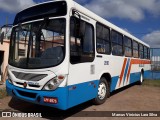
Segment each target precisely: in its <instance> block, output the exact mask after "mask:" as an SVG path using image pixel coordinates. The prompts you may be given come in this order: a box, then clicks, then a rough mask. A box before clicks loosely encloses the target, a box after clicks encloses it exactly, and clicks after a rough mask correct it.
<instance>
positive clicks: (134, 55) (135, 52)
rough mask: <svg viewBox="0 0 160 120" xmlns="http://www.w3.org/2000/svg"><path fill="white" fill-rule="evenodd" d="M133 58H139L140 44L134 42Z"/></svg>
mask: <svg viewBox="0 0 160 120" xmlns="http://www.w3.org/2000/svg"><path fill="white" fill-rule="evenodd" d="M133 57H135V58H138V57H139V53H138V43H137V42H135V41H133Z"/></svg>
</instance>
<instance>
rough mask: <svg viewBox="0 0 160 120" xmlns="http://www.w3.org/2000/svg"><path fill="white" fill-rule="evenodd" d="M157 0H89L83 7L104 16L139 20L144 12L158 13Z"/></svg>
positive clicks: (159, 2) (143, 16) (159, 3)
mask: <svg viewBox="0 0 160 120" xmlns="http://www.w3.org/2000/svg"><path fill="white" fill-rule="evenodd" d="M159 6H160V1H159V0H91V1H90V2H89V3H87V4H85V7H87V8H88V9H90V10H91V11H93V12H95V13H97V14H98V15H100V16H102V17H104V18H112V17H117V18H122V19H130V20H133V21H140V20H142V19H144V18H145V12H148V13H150V14H152V15H155V16H157V15H160V7H159Z"/></svg>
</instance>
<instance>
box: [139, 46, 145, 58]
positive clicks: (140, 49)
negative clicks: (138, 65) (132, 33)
mask: <svg viewBox="0 0 160 120" xmlns="http://www.w3.org/2000/svg"><path fill="white" fill-rule="evenodd" d="M139 55H140V58H141V59H143V58H144V48H143V45H142V44H139Z"/></svg>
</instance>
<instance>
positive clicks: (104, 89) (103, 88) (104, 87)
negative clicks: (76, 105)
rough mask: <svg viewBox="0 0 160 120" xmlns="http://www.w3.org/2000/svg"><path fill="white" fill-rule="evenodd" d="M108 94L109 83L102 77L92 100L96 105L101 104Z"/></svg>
mask: <svg viewBox="0 0 160 120" xmlns="http://www.w3.org/2000/svg"><path fill="white" fill-rule="evenodd" d="M109 96H110V89H109V84H108V82H107V80H106V78H104V77H102V78H101V79H100V82H99V86H98V94H97V97H96V98H95V99H94V100H93V102H94V103H95V104H97V105H100V104H103V103H104V102H105V101H106V99H107V98H108V97H109Z"/></svg>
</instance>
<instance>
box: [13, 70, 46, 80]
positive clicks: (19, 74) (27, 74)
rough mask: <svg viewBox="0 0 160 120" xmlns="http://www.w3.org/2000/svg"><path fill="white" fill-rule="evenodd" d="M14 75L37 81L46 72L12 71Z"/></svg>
mask: <svg viewBox="0 0 160 120" xmlns="http://www.w3.org/2000/svg"><path fill="white" fill-rule="evenodd" d="M12 73H13V74H14V76H15V77H16V78H18V79H20V80H26V81H39V80H41V79H43V78H45V77H46V76H47V74H32V73H21V72H15V71H12Z"/></svg>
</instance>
